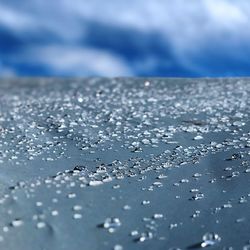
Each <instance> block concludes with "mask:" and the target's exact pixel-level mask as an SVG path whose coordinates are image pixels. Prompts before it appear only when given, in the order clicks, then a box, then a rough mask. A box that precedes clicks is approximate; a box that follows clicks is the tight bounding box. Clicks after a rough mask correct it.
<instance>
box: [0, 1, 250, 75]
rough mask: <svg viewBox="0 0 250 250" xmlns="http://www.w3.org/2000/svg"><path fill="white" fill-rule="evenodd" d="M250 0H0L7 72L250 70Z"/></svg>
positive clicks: (0, 65)
mask: <svg viewBox="0 0 250 250" xmlns="http://www.w3.org/2000/svg"><path fill="white" fill-rule="evenodd" d="M249 17H250V1H248V0H245V1H243V0H237V1H233V0H220V1H218V0H199V1H197V0H189V1H187V0H174V1H173V0H154V1H145V0H126V1H124V0H110V1H103V0H86V1H83V0H81V1H80V0H74V1H72V0H57V1H44V0H24V1H17V0H1V3H0V76H16V75H17V76H27V75H31V76H183V77H185V76H194V77H196V76H249V75H250V32H249V30H250V18H249Z"/></svg>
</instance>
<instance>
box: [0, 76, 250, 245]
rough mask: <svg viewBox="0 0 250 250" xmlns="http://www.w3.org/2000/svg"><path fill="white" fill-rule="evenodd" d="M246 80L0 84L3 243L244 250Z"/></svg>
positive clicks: (249, 170) (249, 174)
mask: <svg viewBox="0 0 250 250" xmlns="http://www.w3.org/2000/svg"><path fill="white" fill-rule="evenodd" d="M249 91H250V81H249V80H248V79H197V80H193V79H182V80H181V79H133V78H128V79H126V78H124V79H119V78H117V79H102V78H100V79H95V78H94V79H82V80H76V79H67V80H64V79H16V80H2V81H1V85H0V167H1V172H0V179H1V184H0V185H1V189H0V194H1V198H0V203H1V204H0V215H1V219H0V244H1V248H3V249H25V250H26V249H32V250H34V249H115V250H121V249H172V250H173V249H199V248H207V247H209V248H213V249H243V247H245V248H244V249H248V248H247V247H249V246H248V244H250V242H249V240H250V236H249V233H250V227H249V219H250V216H249V209H250V205H249V199H250V198H249V197H250V188H249V180H250V179H249V178H250V166H249V165H250V164H249V157H250V156H249V147H250V139H249V107H250V106H249V102H250V101H249V100H250V99H249V95H250V92H249Z"/></svg>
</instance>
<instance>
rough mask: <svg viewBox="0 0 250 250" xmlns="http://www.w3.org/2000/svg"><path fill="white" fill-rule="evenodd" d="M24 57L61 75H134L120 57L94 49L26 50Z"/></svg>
mask: <svg viewBox="0 0 250 250" xmlns="http://www.w3.org/2000/svg"><path fill="white" fill-rule="evenodd" d="M24 55H25V60H26V62H28V63H32V62H34V63H41V64H43V65H46V66H48V67H49V68H50V69H52V71H53V72H56V73H57V74H59V75H72V76H86V75H92V76H122V75H124V76H128V75H133V72H132V70H131V69H130V68H129V67H128V66H127V64H126V63H125V62H124V61H123V60H122V59H121V58H119V56H116V55H113V54H111V53H108V52H105V51H102V50H97V49H92V48H81V47H69V46H47V47H35V48H32V49H28V50H26V51H25V52H24ZM33 55H35V57H34V56H33ZM22 58H23V57H22Z"/></svg>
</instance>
